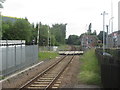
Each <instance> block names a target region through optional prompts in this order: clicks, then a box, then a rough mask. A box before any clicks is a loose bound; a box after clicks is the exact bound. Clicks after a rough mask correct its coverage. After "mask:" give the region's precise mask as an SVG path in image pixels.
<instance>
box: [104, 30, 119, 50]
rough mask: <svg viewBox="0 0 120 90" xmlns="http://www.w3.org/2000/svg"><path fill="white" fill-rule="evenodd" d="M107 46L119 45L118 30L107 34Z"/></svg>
mask: <svg viewBox="0 0 120 90" xmlns="http://www.w3.org/2000/svg"><path fill="white" fill-rule="evenodd" d="M106 47H107V48H116V47H120V30H119V31H116V32H113V33H112V34H109V35H108V39H107V44H106Z"/></svg>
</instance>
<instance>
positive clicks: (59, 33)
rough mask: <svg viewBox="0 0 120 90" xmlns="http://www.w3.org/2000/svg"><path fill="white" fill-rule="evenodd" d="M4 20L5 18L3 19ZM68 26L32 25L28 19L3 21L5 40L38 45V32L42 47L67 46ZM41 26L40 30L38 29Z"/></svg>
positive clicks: (3, 36)
mask: <svg viewBox="0 0 120 90" xmlns="http://www.w3.org/2000/svg"><path fill="white" fill-rule="evenodd" d="M3 18H4V17H3ZM66 25H67V24H53V25H52V27H50V26H49V25H44V24H42V23H39V24H38V23H37V24H34V23H32V24H30V22H29V21H28V19H27V18H21V19H16V21H14V22H12V21H10V20H4V19H3V21H2V35H1V37H2V39H3V40H25V41H26V44H30V43H35V44H37V37H38V30H39V42H38V44H39V45H40V46H47V45H48V44H50V45H60V44H65V37H66ZM38 26H39V29H38Z"/></svg>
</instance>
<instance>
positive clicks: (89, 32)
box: [88, 23, 92, 34]
mask: <svg viewBox="0 0 120 90" xmlns="http://www.w3.org/2000/svg"><path fill="white" fill-rule="evenodd" d="M91 28H92V24H91V23H90V24H89V27H88V34H91V32H92V30H91Z"/></svg>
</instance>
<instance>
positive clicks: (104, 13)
mask: <svg viewBox="0 0 120 90" xmlns="http://www.w3.org/2000/svg"><path fill="white" fill-rule="evenodd" d="M101 15H103V52H104V51H105V15H108V13H106V12H105V11H104V12H103V13H101Z"/></svg>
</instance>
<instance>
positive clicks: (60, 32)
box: [51, 24, 67, 45]
mask: <svg viewBox="0 0 120 90" xmlns="http://www.w3.org/2000/svg"><path fill="white" fill-rule="evenodd" d="M66 25H67V24H54V25H52V28H51V34H52V35H54V36H55V39H56V42H55V45H59V44H65V38H66Z"/></svg>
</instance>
